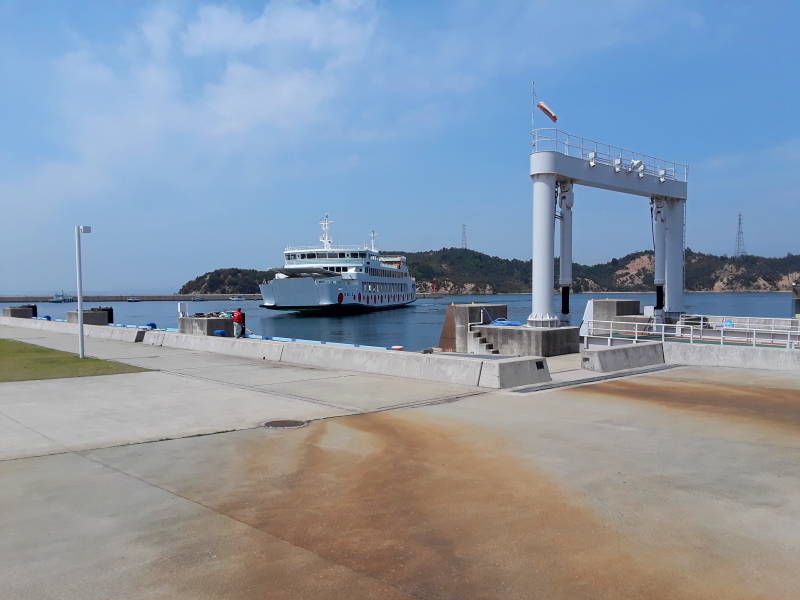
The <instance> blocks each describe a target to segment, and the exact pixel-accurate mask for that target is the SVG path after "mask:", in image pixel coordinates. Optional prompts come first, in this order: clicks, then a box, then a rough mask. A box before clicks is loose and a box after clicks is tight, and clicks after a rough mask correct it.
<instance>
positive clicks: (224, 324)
mask: <svg viewBox="0 0 800 600" xmlns="http://www.w3.org/2000/svg"><path fill="white" fill-rule="evenodd" d="M220 329H221V330H223V331H224V332H225V334H226V335H227V336H228V337H233V319H223V318H222V317H178V330H179V331H180V332H181V333H188V334H190V335H214V332H215V331H217V330H220Z"/></svg>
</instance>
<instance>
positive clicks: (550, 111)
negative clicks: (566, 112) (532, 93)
mask: <svg viewBox="0 0 800 600" xmlns="http://www.w3.org/2000/svg"><path fill="white" fill-rule="evenodd" d="M536 107H537V108H538V109H539V110H541V111H542V112H543V113H544V114H546V115H547V116H548V118H549V119H550V120H551V121H552V122H553V123H556V122H558V117H557V116H556V113H554V112H553V109H552V108H550V107H549V106H547V104H545V103H544V102H537V103H536Z"/></svg>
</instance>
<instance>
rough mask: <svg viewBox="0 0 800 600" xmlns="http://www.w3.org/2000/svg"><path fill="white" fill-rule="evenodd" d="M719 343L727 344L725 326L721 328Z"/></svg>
mask: <svg viewBox="0 0 800 600" xmlns="http://www.w3.org/2000/svg"><path fill="white" fill-rule="evenodd" d="M719 345H720V346H724V345H725V328H724V327H721V328H720V330H719Z"/></svg>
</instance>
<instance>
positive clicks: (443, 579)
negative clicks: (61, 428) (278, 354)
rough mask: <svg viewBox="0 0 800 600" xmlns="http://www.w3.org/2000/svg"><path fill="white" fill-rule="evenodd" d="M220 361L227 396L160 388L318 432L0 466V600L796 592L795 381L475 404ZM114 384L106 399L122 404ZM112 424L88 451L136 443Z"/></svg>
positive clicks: (680, 373) (646, 378) (128, 428)
mask: <svg viewBox="0 0 800 600" xmlns="http://www.w3.org/2000/svg"><path fill="white" fill-rule="evenodd" d="M190 358H191V357H189V356H183V355H180V356H179V355H177V354H176V355H174V356H173V357H172V358H171V360H173V361H179V360H180V361H183V360H190ZM173 366H177V363H176V364H175V365H173ZM229 366H230V367H231V368H232V369H234V370H233V371H232V373H235V374H236V377H234V378H233V381H228V382H226V381H225V380H224V379H225V375H226V373H225V372H224V370H221V371H220V373H217V374H215V373H213V372H209V373H208V375H213V377H214V381H205V380H204V378H203V377H202V371H203V370H204V369H199V371H201V374H200V375H198V376H197V377H192V376H191V372H190V371H191V369H190V368H183V369H182V371H181V372H177V371H176V372H173V373H171V374H170V373H162V376H163V377H167V376H169V377H170V378H173V379H170V381H173V380H174V381H173V385H174V386H176V389H178V387H180V389H184V388H183V387H181V386H182V384H180V385H179V382H180V381H181V380H183V379H186V380H187V381H188V382H189V383H190V384H191V385H190V387H191V389H195V388H197V389H201V388H203V386H205V387H207V388H208V389H209V390H225V389H228V388H226V387H225V386H229V391H226V392H225V393H224V394H223V395H222V397H223V398H224V400H223V401H221V402H220V406H221V408H222V409H224V408H225V406H226V405H225V403H226V402H227V403H230V404H229V406H243V404H238V403H242V402H244V401H245V400H247V402H253V403H255V404H253V406H252V408H250V409H248V411H250V412H248V413H247V418H251V417H254V416H255V415H256V414H259V413H258V412H253V411H258V410H262V409H261V408H259V407H258V406H257V403H258V402H261V403H262V406H263V410H264V411H265V414H267V413H268V414H270V415H273V414H274V415H276V416H281V415H283V413H285V414H286V415H290V416H294V417H297V416H298V415H299V414H300V413H302V412H303V411H308V410H312V411H317V410H321V411H323V412H322V414H321V415H314V416H328V417H329V418H324V419H321V420H317V421H314V422H312V423H311V424H309V425H308V426H307V427H304V428H300V429H292V430H267V429H263V428H256V429H248V430H242V431H234V432H229V433H220V434H216V435H206V436H202V437H181V438H180V439H173V440H167V441H160V442H152V443H140V444H133V445H127V446H118V447H110V448H102V449H100V448H95V449H92V447H91V446H87V445H83V446H80V447H81V448H87V449H85V450H82V451H75V449H74V448H66V447H65V448H64V453H63V454H58V455H52V456H41V457H29V458H19V459H16V460H6V461H0V482H2V485H0V531H2V536H0V598H25V599H27V598H37V599H38V598H44V599H51V598H53V599H55V598H59V599H68V600H73V599H74V600H93V599H98V600H99V599H107V598H126V599H128V598H148V599H187V600H188V599H192V600H194V599H209V600H210V599H212V598H213V599H218V598H231V599H235V600H240V599H251V598H270V599H272V598H277V599H295V598H296V599H317V598H320V599H339V598H343V599H347V600H350V599H355V600H359V599H372V598H380V599H383V598H386V599H389V600H394V599H398V600H399V599H405V600H412V599H429V598H430V599H457V600H463V599H473V598H475V599H528V598H543V599H547V600H551V599H552V600H560V599H584V598H597V599H601V600H603V599H612V598H613V599H642V600H644V599H656V600H659V599H667V598H669V599H673V598H675V599H689V598H691V599H695V598H696V599H700V600H705V599H711V598H714V599H717V598H719V599H722V598H724V599H756V598H759V599H776V598H777V599H783V598H787V599H789V598H795V597H797V593H796V590H797V589H799V588H800V574H798V568H797V566H798V564H799V563H800V494H798V490H799V489H800V427H798V421H799V419H798V414H800V374H797V375H795V374H781V375H780V377H774V378H773V377H772V376H771V374H765V373H763V372H755V371H754V372H744V373H743V372H736V371H731V370H728V369H675V370H671V371H668V372H659V373H656V374H649V375H641V376H636V377H627V378H625V379H620V380H615V381H608V382H600V383H596V384H591V385H584V386H576V387H572V388H568V389H567V388H564V389H554V390H548V391H542V392H536V393H530V394H513V393H482V394H479V395H475V394H473V395H470V394H469V393H467V390H451V389H443V388H439V387H436V386H432V387H429V388H426V387H414V388H413V389H412V388H411V387H409V388H402V386H404V385H406V384H405V382H404V380H401V379H395V378H386V379H379V378H374V377H375V376H370V377H373V379H371V380H370V381H371V384H372V386H373V389H374V394H373V395H370V394H363V396H359V395H358V393H356V392H359V391H360V390H358V389H357V388H358V386H355V387H353V383H354V382H356V379H353V378H351V376H350V375H349V374H336V375H335V376H332V377H331V378H330V380H329V381H330V382H331V383H332V384H333V383H335V385H331V386H330V387H326V385H325V383H324V382H325V381H326V379H325V378H324V377H323V376H322V373H320V372H319V371H315V372H314V373H309V374H305V373H304V372H302V371H297V370H293V371H286V372H283V373H280V372H278V371H275V372H270V373H259V375H258V377H256V378H255V381H254V382H253V384H254V385H252V386H242V385H240V383H241V380H240V379H239V376H246V375H247V373H248V372H249V371H248V370H247V369H244V368H242V367H243V366H244V364H243V363H238V362H237V363H236V364H233V363H231V364H230V365H229ZM109 381H112V379H109ZM117 381H122V382H123V383H125V385H124V386H123V385H118V386H113V385H110V386H107V387H106V389H107V393H108V394H109V398H110V399H113V398H116V397H117V396H119V398H120V399H122V398H127V396H126V394H127V395H129V389H128V387H127V386H129V385H130V382H128V380H124V381H123V380H117ZM204 381H205V383H204ZM237 382H239V383H237ZM294 382H302V385H301V384H300V383H298V385H296V386H293V385H292V384H293V383H294ZM366 382H367V380H364V383H366ZM101 383H102V382H99V383H98V382H97V381H95V382H94V383H91V385H92V386H97V385H100V384H101ZM7 385H9V384H0V413H2V411H3V410H9V407H13V408H14V413H13V416H14V418H15V419H16V420H14V421H13V422H14V423H17V424H18V425H19V426H20V427H23V425H24V423H23V421H24V418H27V417H25V414H26V413H25V412H24V411H25V410H29V408H26V404H27V403H28V401H27V400H26V397H25V394H27V393H28V391H27V388H19V387H14V388H13V390H14V397H13V398H12V399H11V400H10V401H9V399H8V397H7V396H8V395H7V394H6V397H4V396H3V394H4V391H8V390H12V388H10V387H3V386H7ZM87 385H89V382H87ZM398 387H399V388H402V389H397V388H398ZM267 388H269V389H270V393H269V394H267V393H265V392H264V390H266V389H267ZM42 389H44V388H42ZM87 389H89V388H87ZM185 389H189V387H186V388H185ZM48 390H50V391H51V392H52V389H51V388H48ZM126 390H127V391H126ZM326 391H330V392H331V393H332V394H334V395H335V396H336V399H337V402H342V403H343V404H347V400H348V399H349V400H350V404H352V405H353V406H354V407H355V408H359V407H363V408H365V409H368V408H371V407H377V408H380V409H386V408H388V407H390V406H391V404H390V401H391V400H393V399H397V400H398V401H402V402H405V403H406V404H407V405H408V404H409V403H416V401H417V399H420V400H423V401H424V400H426V399H427V400H431V401H432V402H433V403H431V404H429V405H424V406H422V405H420V406H416V405H415V406H413V407H410V408H404V409H401V410H389V411H387V412H380V413H373V414H348V412H346V411H344V412H342V411H340V412H337V410H336V409H331V410H330V411H329V409H330V408H331V407H327V406H326V405H320V404H317V403H315V402H318V401H319V400H321V399H324V398H325V397H326V396H325V392H326ZM56 392H57V390H56ZM123 392H124V393H123ZM301 392H302V393H301ZM31 393H32V392H31ZM63 393H66V392H63ZM156 393H157V392H155V391H153V392H152V394H156ZM279 393H280V394H279ZM443 394H455V395H453V396H452V398H451V399H452V400H453V401H452V402H448V403H438V402H435V401H436V399H437V398H440V397H441V396H442V395H443ZM458 394H461V395H458ZM54 395H56V396H57V394H54ZM190 396H191V395H190V394H186V397H187V399H189V398H190ZM239 396H241V398H240V399H239ZM273 396H274V398H277V399H279V400H280V402H277V401H276V400H275V399H273ZM77 397H78V396H77V395H76V396H75V397H74V398H73V399H72V402H76V398H77ZM176 397H177V396H176ZM390 397H391V398H390ZM55 400H59V398H57V397H56V398H55ZM157 400H158V396H157V395H155V396H153V398H150V399H149V400H148V402H149V404H148V405H147V406H152V407H154V408H155V407H157V406H158V402H157ZM126 401H131V400H130V399H128V400H126ZM202 405H203V406H204V407H205V408H204V410H210V408H209V407H211V406H213V403H209V398H205V399H204V400H203V404H202ZM42 406H44V405H42ZM97 406H98V407H101V408H102V405H100V404H98V405H97ZM52 407H53V415H52V416H51V417H50V420H49V421H47V424H48V429H47V430H46V431H45V430H43V431H45V432H46V433H48V435H56V434H57V433H58V428H57V425H58V422H57V418H58V411H57V405H56V404H55V403H54V404H52ZM278 409H280V410H278ZM110 411H111V407H108V408H106V409H105V412H102V413H99V414H98V415H97V419H99V420H100V421H99V422H102V423H103V424H104V425H103V428H104V429H105V430H106V431H105V433H104V435H105V437H103V436H100V437H97V439H102V440H103V441H106V439H108V440H112V439H113V436H114V434H115V432H116V433H118V435H119V436H120V438H119V439H120V440H121V442H124V440H126V439H129V438H130V436H131V435H133V434H135V433H136V429H137V427H139V425H137V423H139V422H138V421H125V419H130V418H132V417H131V416H129V415H130V413H127V412H110ZM327 411H329V412H327ZM75 414H77V413H75ZM165 414H167V413H165ZM309 414H313V413H309ZM111 415H113V416H114V419H117V420H119V424H118V425H119V427H118V430H119V431H117V430H115V429H114V428H115V424H114V419H111V418H109V417H110V416H111ZM126 415H128V416H126ZM167 416H168V414H167ZM91 419H92V415H91V413H87V415H86V420H87V428H88V429H90V430H91V427H89V426H90V425H92V427H94V430H95V431H96V430H97V427H96V423H95V424H92V423H91ZM40 422H42V423H43V422H44V421H37V422H36V423H40ZM188 424H191V426H192V427H195V424H194V421H192V420H189V421H187V427H188ZM148 426H150V425H148ZM172 426H173V428H174V423H173V425H172ZM70 427H72V428H74V427H75V424H74V423H72V424H71V425H70ZM191 430H192V429H189V431H191ZM76 431H77V430H76ZM120 432H121V433H120ZM74 433H75V432H73V434H74ZM15 435H16V434H15ZM19 435H22V433H20V434H19ZM15 439H16V438H15ZM20 439H21V438H20ZM5 443H6V444H10V445H13V444H14V443H15V442H14V440H13V439H11V440H10V441H6V442H5ZM12 450H13V449H12ZM69 450H72V451H69Z"/></svg>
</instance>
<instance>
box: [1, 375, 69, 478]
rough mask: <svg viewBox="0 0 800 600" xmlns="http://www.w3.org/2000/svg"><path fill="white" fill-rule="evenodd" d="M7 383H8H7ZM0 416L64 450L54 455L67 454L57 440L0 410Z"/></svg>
mask: <svg viewBox="0 0 800 600" xmlns="http://www.w3.org/2000/svg"><path fill="white" fill-rule="evenodd" d="M9 383H10V382H9ZM0 415H2V416H3V417H5V418H6V419H8V420H9V421H13V422H14V423H16V424H17V425H19V426H20V427H24V428H25V429H27V430H28V431H30V432H32V433H35V434H36V435H38V436H41V437H43V438H44V439H46V440H47V441H49V442H53V443H54V444H57V445H58V446H60V447H61V448H64V450H63V451H61V452H58V453H56V454H61V453H63V452H68V450H67V449H66V448H65V446H64V444H62V443H61V442H59V441H58V440H55V439H53V438H51V437H50V436H49V435H47V434H45V433H42V432H41V431H37V430H36V429H34V428H33V427H30V426H29V425H26V424H25V423H23V422H22V421H20V420H19V419H15V418H14V417H12V416H11V415H7V414H6V413H4V412H3V411H1V410H0ZM0 462H2V461H0Z"/></svg>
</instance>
